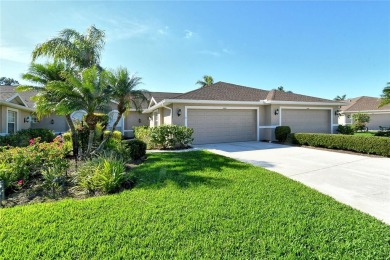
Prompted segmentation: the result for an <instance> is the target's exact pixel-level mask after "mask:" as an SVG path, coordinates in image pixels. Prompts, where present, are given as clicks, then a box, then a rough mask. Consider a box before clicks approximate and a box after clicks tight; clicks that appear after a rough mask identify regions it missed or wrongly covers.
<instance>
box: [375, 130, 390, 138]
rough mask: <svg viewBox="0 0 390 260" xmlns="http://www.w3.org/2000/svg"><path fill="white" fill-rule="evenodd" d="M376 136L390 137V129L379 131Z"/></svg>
mask: <svg viewBox="0 0 390 260" xmlns="http://www.w3.org/2000/svg"><path fill="white" fill-rule="evenodd" d="M375 136H385V137H390V131H378V132H376V133H375Z"/></svg>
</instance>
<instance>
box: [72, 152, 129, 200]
mask: <svg viewBox="0 0 390 260" xmlns="http://www.w3.org/2000/svg"><path fill="white" fill-rule="evenodd" d="M125 170H126V169H125V166H124V162H123V160H121V159H118V158H116V157H104V156H101V157H98V158H94V159H92V160H89V161H87V162H86V163H85V164H84V165H83V166H81V167H80V169H79V171H78V172H77V177H76V182H77V185H78V187H79V188H81V189H82V190H84V191H87V192H89V193H96V192H98V193H103V194H109V193H114V192H116V191H119V190H120V189H121V187H123V186H126V185H127V184H128V183H129V182H132V177H131V175H130V174H129V173H127V172H126V171H125Z"/></svg>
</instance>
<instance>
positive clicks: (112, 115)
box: [107, 110, 122, 129]
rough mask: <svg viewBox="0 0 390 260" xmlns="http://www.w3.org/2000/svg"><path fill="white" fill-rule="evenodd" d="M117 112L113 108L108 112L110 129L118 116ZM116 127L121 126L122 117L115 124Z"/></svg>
mask: <svg viewBox="0 0 390 260" xmlns="http://www.w3.org/2000/svg"><path fill="white" fill-rule="evenodd" d="M118 114H119V112H118V111H117V110H113V111H111V112H110V113H108V125H107V126H108V128H109V129H111V128H112V126H113V125H114V123H115V121H116V119H117V118H118ZM116 127H117V128H118V127H122V119H121V120H119V122H118V124H117V125H116Z"/></svg>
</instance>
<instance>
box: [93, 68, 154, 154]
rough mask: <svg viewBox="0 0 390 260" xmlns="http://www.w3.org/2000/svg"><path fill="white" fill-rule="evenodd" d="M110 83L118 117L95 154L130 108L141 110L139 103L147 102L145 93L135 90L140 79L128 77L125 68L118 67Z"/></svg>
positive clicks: (132, 76)
mask: <svg viewBox="0 0 390 260" xmlns="http://www.w3.org/2000/svg"><path fill="white" fill-rule="evenodd" d="M110 83H111V87H112V98H113V99H114V100H115V101H117V102H118V105H117V110H118V115H117V118H116V120H115V122H114V124H113V126H112V129H111V131H110V133H109V134H108V135H106V137H105V138H104V139H103V141H102V142H101V144H100V145H99V147H98V148H97V149H96V150H95V151H96V152H98V151H100V150H101V149H102V148H103V147H104V144H105V143H106V142H107V140H108V139H109V138H110V137H111V136H112V134H113V132H114V130H115V128H116V126H117V125H118V123H119V121H120V120H121V118H122V116H123V114H124V113H125V112H126V111H128V110H129V109H130V108H131V107H134V108H135V109H136V110H141V103H142V102H144V101H146V100H147V98H146V97H145V93H147V91H146V90H139V89H136V88H137V86H138V85H139V84H141V78H140V77H137V76H135V75H130V73H129V72H128V70H127V69H126V68H122V67H120V68H118V69H117V70H116V71H114V72H113V73H112V77H111V80H110Z"/></svg>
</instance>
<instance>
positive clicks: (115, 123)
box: [94, 113, 123, 153]
mask: <svg viewBox="0 0 390 260" xmlns="http://www.w3.org/2000/svg"><path fill="white" fill-rule="evenodd" d="M122 115H123V113H118V115H117V117H116V120H115V122H114V124H113V126H112V129H111V131H110V132H109V133H108V135H106V136H105V137H104V139H103V141H102V142H101V143H100V145H99V146H98V148H96V150H95V151H94V153H96V152H99V151H100V150H102V149H103V147H104V144H105V143H106V142H107V141H108V139H110V138H111V136H112V134H113V133H114V131H115V128H116V126H117V125H118V124H119V121H120V120H121V118H122Z"/></svg>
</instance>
